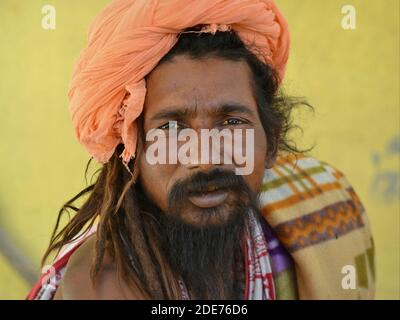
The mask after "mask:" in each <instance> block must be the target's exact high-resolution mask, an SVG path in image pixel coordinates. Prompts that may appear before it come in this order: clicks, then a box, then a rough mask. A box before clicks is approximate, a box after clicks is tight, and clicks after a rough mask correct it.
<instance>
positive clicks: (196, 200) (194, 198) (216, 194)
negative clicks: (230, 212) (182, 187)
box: [188, 185, 228, 208]
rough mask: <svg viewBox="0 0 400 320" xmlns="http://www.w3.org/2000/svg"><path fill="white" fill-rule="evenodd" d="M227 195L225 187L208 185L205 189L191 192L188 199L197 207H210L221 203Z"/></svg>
mask: <svg viewBox="0 0 400 320" xmlns="http://www.w3.org/2000/svg"><path fill="white" fill-rule="evenodd" d="M227 197H228V191H227V190H226V189H220V188H218V187H216V186H213V185H210V186H209V187H208V189H207V191H205V192H197V193H192V194H191V195H190V196H189V197H188V199H189V201H190V202H191V203H193V204H194V205H195V206H197V207H200V208H212V207H217V206H219V205H221V204H222V203H223V202H224V201H225V200H226V198H227Z"/></svg>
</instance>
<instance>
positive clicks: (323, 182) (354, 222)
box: [260, 155, 369, 248]
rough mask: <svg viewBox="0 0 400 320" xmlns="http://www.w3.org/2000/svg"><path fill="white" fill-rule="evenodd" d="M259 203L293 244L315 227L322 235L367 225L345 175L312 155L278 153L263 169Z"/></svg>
mask: <svg viewBox="0 0 400 320" xmlns="http://www.w3.org/2000/svg"><path fill="white" fill-rule="evenodd" d="M260 205H261V209H262V213H263V215H264V216H265V217H266V218H267V219H268V221H269V222H270V223H271V224H272V226H273V227H276V228H277V229H278V230H279V231H281V232H282V233H284V234H285V235H286V236H287V240H288V242H292V241H289V238H290V239H291V240H293V243H292V244H293V246H294V247H293V248H295V246H296V245H297V241H294V240H295V239H297V238H302V239H303V238H304V237H306V238H307V237H308V236H310V235H311V234H315V230H316V229H317V227H318V230H319V232H320V233H321V234H324V237H323V238H324V239H325V238H326V235H328V234H329V235H330V237H333V239H335V238H336V237H339V236H341V235H344V234H347V233H349V232H350V231H353V230H354V231H355V230H359V229H360V228H363V227H365V228H363V229H369V225H368V219H367V217H366V214H365V208H364V206H363V204H362V202H361V201H360V199H359V197H358V195H357V194H356V192H355V191H354V189H353V186H352V185H351V184H350V183H349V181H348V180H347V178H346V177H345V175H344V174H343V173H342V172H341V171H339V170H338V169H336V168H335V167H333V166H332V165H330V164H328V163H326V162H324V161H321V160H318V159H316V158H314V157H309V156H304V155H297V156H287V157H279V158H278V159H277V161H276V163H275V165H274V166H273V167H272V168H271V169H268V170H266V172H265V176H264V180H263V185H262V192H261V194H260ZM368 232H369V231H368ZM321 237H322V236H321ZM292 238H293V239H292ZM296 248H297V247H296Z"/></svg>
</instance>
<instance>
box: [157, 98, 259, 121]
mask: <svg viewBox="0 0 400 320" xmlns="http://www.w3.org/2000/svg"><path fill="white" fill-rule="evenodd" d="M197 110H198V108H197V107H192V108H185V109H182V108H177V107H170V108H167V110H163V111H160V112H158V113H156V114H155V115H154V116H153V117H151V120H166V119H182V118H185V117H193V116H195V115H196V113H197ZM209 113H211V114H214V115H217V116H218V115H226V114H232V113H236V114H243V115H247V116H251V117H253V116H254V112H253V111H252V110H251V109H250V108H249V107H247V106H245V105H243V104H240V103H236V102H234V103H231V102H229V103H222V104H220V105H219V106H218V107H216V108H215V109H213V110H211V111H209Z"/></svg>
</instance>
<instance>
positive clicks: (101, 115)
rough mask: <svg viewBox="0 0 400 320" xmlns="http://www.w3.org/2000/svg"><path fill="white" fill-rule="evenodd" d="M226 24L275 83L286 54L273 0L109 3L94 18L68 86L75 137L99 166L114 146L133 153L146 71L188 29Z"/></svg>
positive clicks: (128, 156)
mask: <svg viewBox="0 0 400 320" xmlns="http://www.w3.org/2000/svg"><path fill="white" fill-rule="evenodd" d="M196 25H206V26H207V28H206V29H204V31H205V32H214V33H215V31H216V30H221V28H222V30H223V29H224V28H225V27H228V28H231V29H232V30H234V31H235V32H237V34H238V35H239V37H240V38H241V39H242V41H243V42H244V43H245V44H246V45H248V46H249V48H250V49H251V50H252V51H253V52H254V53H255V54H256V55H257V56H258V58H259V59H260V60H262V61H263V62H265V63H268V64H269V65H270V66H271V67H273V68H274V69H275V70H276V71H277V72H278V75H279V79H280V80H282V79H283V76H284V73H285V66H286V62H287V60H288V55H289V42H290V38H289V31H288V26H287V22H286V20H285V18H284V17H283V16H282V14H281V13H280V12H279V10H278V8H277V7H276V5H275V4H274V2H273V1H272V0H114V1H113V2H112V3H111V4H110V5H109V6H108V7H106V8H105V9H104V10H103V11H102V12H101V13H100V14H99V15H98V16H97V17H96V18H95V19H94V21H93V23H92V25H91V27H90V29H89V34H88V44H87V46H86V48H85V49H84V50H83V51H82V52H81V55H80V57H79V59H78V61H77V64H76V66H75V69H74V72H73V76H72V80H71V83H70V88H69V93H68V97H69V111H70V113H71V116H72V120H73V123H74V127H75V130H76V135H77V137H78V139H79V141H80V143H81V144H83V146H84V147H85V148H86V149H87V150H88V152H89V153H90V154H91V155H92V156H93V158H94V159H96V160H97V161H99V162H101V163H106V162H107V161H108V160H109V159H110V157H111V156H112V154H113V153H114V151H115V148H116V147H117V145H118V144H120V143H123V144H124V146H125V149H124V151H123V153H122V154H121V157H122V158H123V161H124V163H127V162H129V160H130V159H131V158H132V157H134V155H135V150H136V142H137V141H136V140H137V124H136V121H135V120H136V119H137V118H138V117H139V115H140V114H141V112H142V109H143V103H144V99H145V95H146V82H145V79H144V78H145V76H146V75H147V74H149V73H150V72H151V70H152V69H153V68H154V67H155V66H156V65H157V63H158V62H159V61H160V60H161V59H162V57H163V56H164V55H166V54H167V53H168V51H169V50H170V49H171V48H172V47H173V46H174V45H175V43H176V42H177V40H178V37H177V35H179V33H180V32H182V31H184V30H185V29H187V28H189V27H193V26H196Z"/></svg>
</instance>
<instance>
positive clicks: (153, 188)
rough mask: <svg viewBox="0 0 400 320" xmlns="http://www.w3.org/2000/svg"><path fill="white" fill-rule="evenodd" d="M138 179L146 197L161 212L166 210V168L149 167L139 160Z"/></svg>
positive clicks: (168, 176) (167, 174)
mask: <svg viewBox="0 0 400 320" xmlns="http://www.w3.org/2000/svg"><path fill="white" fill-rule="evenodd" d="M139 173H140V174H139V179H140V183H141V184H142V186H143V188H144V190H145V191H146V193H147V196H148V197H149V198H150V199H151V200H152V201H153V202H154V204H155V205H156V206H157V207H158V208H160V209H161V210H163V211H164V210H166V208H167V202H168V197H167V194H168V186H169V180H170V174H169V172H168V166H165V165H162V164H159V165H150V164H149V163H148V162H147V161H146V160H145V159H144V158H141V159H139Z"/></svg>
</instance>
